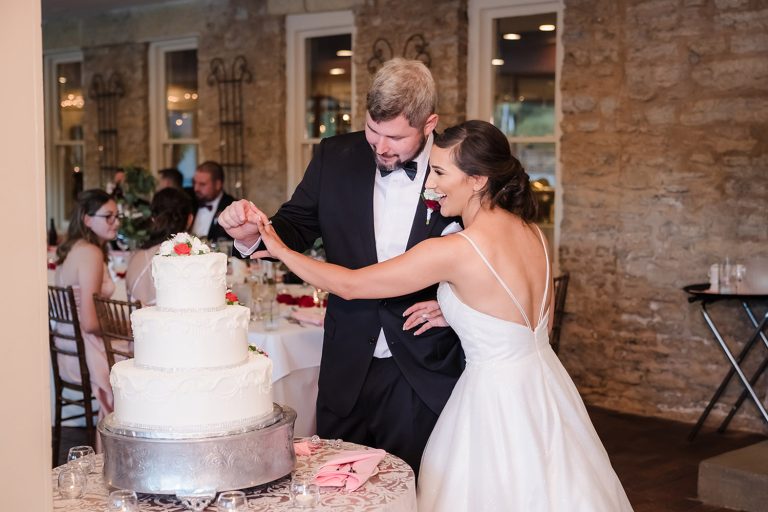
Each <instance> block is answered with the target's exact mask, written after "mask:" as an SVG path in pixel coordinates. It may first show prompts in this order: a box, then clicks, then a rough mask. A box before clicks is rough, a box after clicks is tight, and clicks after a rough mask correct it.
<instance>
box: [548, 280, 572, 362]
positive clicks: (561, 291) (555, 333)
mask: <svg viewBox="0 0 768 512" xmlns="http://www.w3.org/2000/svg"><path fill="white" fill-rule="evenodd" d="M570 277H571V274H570V273H568V272H566V273H565V274H563V275H560V276H557V277H556V278H555V279H554V283H555V292H554V293H555V308H554V312H553V317H552V332H551V333H550V335H549V343H550V345H552V350H553V351H554V352H555V354H557V353H558V351H559V350H560V329H561V328H562V326H563V316H564V315H565V297H566V295H567V294H568V280H569V279H570Z"/></svg>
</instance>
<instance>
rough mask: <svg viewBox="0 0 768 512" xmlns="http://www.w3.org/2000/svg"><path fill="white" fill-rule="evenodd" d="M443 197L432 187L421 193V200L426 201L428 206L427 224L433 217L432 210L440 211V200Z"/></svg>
mask: <svg viewBox="0 0 768 512" xmlns="http://www.w3.org/2000/svg"><path fill="white" fill-rule="evenodd" d="M442 197H443V195H442V194H438V193H437V192H435V191H434V189H431V188H425V189H424V192H422V193H421V200H422V201H424V204H425V205H426V207H427V224H429V220H430V219H431V218H432V212H437V211H440V203H439V202H438V201H440V199H442Z"/></svg>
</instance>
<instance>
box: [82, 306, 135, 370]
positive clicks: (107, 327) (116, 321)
mask: <svg viewBox="0 0 768 512" xmlns="http://www.w3.org/2000/svg"><path fill="white" fill-rule="evenodd" d="M93 303H94V305H95V306H96V316H97V317H98V319H99V326H100V327H101V338H102V339H103V340H104V349H105V351H106V353H107V363H108V364H109V367H110V368H112V366H114V364H115V362H117V361H119V360H122V359H130V358H132V357H133V330H132V329H131V313H133V312H134V311H135V310H137V309H140V308H141V303H140V302H126V301H122V300H113V299H105V298H103V297H99V296H98V295H96V294H94V296H93ZM117 358H119V359H117Z"/></svg>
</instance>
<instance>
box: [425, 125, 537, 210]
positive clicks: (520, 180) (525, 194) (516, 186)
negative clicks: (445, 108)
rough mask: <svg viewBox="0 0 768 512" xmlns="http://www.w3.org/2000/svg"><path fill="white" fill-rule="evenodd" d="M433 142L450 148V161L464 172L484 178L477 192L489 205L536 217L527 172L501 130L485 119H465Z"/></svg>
mask: <svg viewBox="0 0 768 512" xmlns="http://www.w3.org/2000/svg"><path fill="white" fill-rule="evenodd" d="M434 144H435V145H436V146H437V147H439V148H442V149H449V148H450V149H451V158H452V160H453V163H455V164H456V166H457V167H458V168H459V169H461V170H462V171H463V172H464V173H465V174H467V175H468V176H486V177H487V178H488V182H487V183H486V185H485V188H484V189H483V190H481V191H480V194H481V195H482V196H483V198H488V199H489V200H490V202H491V208H495V207H496V206H499V207H501V208H503V209H505V210H507V211H510V212H512V213H514V214H515V215H517V216H518V217H520V218H521V219H523V220H524V221H525V222H532V221H533V220H534V219H535V218H536V212H537V210H538V204H537V202H536V197H535V196H534V195H533V190H532V189H531V182H530V180H529V179H528V174H527V173H526V172H525V169H523V166H522V165H521V164H520V161H519V160H518V159H517V158H515V157H514V155H512V151H511V150H510V148H509V141H508V140H507V138H506V137H505V136H504V134H503V133H501V130H499V129H498V128H496V127H495V126H493V125H492V124H490V123H487V122H485V121H476V120H473V121H466V122H464V123H461V124H459V125H456V126H452V127H450V128H448V129H446V130H445V131H444V132H443V133H442V134H439V135H437V136H435V142H434Z"/></svg>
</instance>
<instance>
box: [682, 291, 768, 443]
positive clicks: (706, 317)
mask: <svg viewBox="0 0 768 512" xmlns="http://www.w3.org/2000/svg"><path fill="white" fill-rule="evenodd" d="M701 314H702V315H703V316H704V321H705V322H706V323H707V325H708V326H709V330H710V331H711V332H712V334H713V335H714V336H715V339H716V340H717V342H718V343H719V344H720V348H722V350H723V351H724V352H725V355H726V357H727V358H728V359H729V361H731V368H730V369H729V370H728V373H727V374H726V375H725V378H724V379H723V381H722V382H721V383H720V386H718V388H717V390H716V391H715V394H714V395H712V399H710V401H709V403H708V404H707V406H706V407H705V408H704V411H702V413H701V416H699V419H698V420H697V421H696V424H695V425H694V426H693V428H692V429H691V432H690V434H688V441H693V440H694V438H695V437H696V435H697V434H698V433H699V430H701V427H702V426H703V425H704V421H706V419H707V417H708V416H709V413H710V412H711V411H712V408H713V407H714V406H715V404H716V403H717V401H718V400H720V396H722V394H723V392H724V391H725V388H726V387H728V384H729V383H730V382H731V379H732V378H733V375H734V374H735V373H736V372H739V374H740V376H743V372H742V371H741V368H740V367H739V365H738V363H741V362H742V361H743V360H744V358H745V357H746V356H747V354H748V353H749V351H750V350H751V349H752V347H753V346H754V344H755V342H756V341H757V336H753V337H752V339H751V340H750V341H749V342H747V343H746V344H745V345H744V347H743V348H742V349H741V352H739V355H738V357H737V358H736V359H735V360H734V358H733V354H731V351H730V350H729V349H728V345H726V343H725V340H723V337H722V336H721V335H720V331H718V329H717V327H716V326H715V323H714V322H713V321H712V318H711V317H710V316H709V312H708V311H707V305H706V303H704V302H702V303H701ZM763 321H765V320H763ZM760 331H762V329H760ZM742 381H746V378H744V379H742ZM749 389H752V388H751V387H750V388H749ZM752 394H753V395H754V391H752ZM758 403H759V401H758ZM758 409H760V412H761V413H763V417H766V413H765V409H763V408H762V405H759V406H758ZM767 419H768V418H767Z"/></svg>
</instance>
